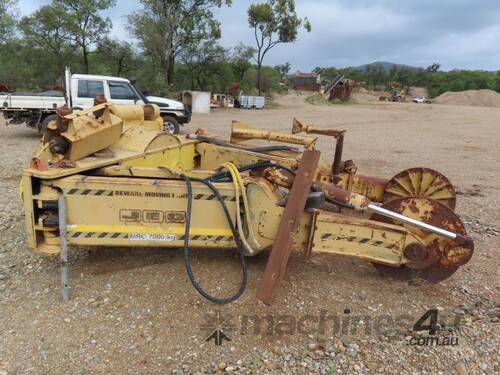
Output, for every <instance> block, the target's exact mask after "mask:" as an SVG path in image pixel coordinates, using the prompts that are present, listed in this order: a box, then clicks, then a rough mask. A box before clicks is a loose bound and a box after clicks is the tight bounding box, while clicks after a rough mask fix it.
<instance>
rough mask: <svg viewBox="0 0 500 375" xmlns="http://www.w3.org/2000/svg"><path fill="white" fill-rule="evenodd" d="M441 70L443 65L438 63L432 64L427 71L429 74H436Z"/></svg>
mask: <svg viewBox="0 0 500 375" xmlns="http://www.w3.org/2000/svg"><path fill="white" fill-rule="evenodd" d="M439 68H441V65H440V64H438V63H432V64H431V65H429V66H428V67H427V68H426V70H427V71H428V72H429V73H436V72H437V71H439Z"/></svg>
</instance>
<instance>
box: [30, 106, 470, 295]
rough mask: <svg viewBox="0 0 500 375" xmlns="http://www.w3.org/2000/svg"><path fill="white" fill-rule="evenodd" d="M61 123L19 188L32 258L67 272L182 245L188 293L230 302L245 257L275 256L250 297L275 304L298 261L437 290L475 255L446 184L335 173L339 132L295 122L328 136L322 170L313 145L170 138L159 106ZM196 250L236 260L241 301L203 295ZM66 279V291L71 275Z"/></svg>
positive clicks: (241, 135)
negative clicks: (75, 263)
mask: <svg viewBox="0 0 500 375" xmlns="http://www.w3.org/2000/svg"><path fill="white" fill-rule="evenodd" d="M68 112H69V111H68V110H67V109H66V110H61V111H58V113H59V117H58V120H57V121H56V122H54V123H52V124H51V125H50V126H49V128H48V130H47V131H46V134H45V135H44V137H43V139H42V141H41V143H40V145H39V146H38V149H37V151H36V153H35V155H34V157H33V158H32V160H31V162H30V165H29V166H28V167H27V168H25V169H24V171H23V177H22V183H21V192H22V199H23V202H24V209H25V213H26V233H27V236H28V243H29V246H30V247H31V248H33V249H34V250H36V251H39V252H42V253H45V254H50V255H60V256H61V260H62V263H63V264H65V263H66V261H67V251H68V246H78V245H85V246H152V247H156V246H158V247H160V246H162V247H172V248H179V247H183V246H184V249H185V255H186V257H185V260H186V269H187V272H188V275H189V277H190V279H191V281H192V282H193V284H194V285H195V287H196V289H197V290H198V291H199V292H200V293H201V294H202V295H203V296H205V297H206V298H208V299H210V300H212V301H214V302H219V303H226V302H231V301H233V300H234V299H236V298H237V297H238V296H239V295H241V293H242V292H243V290H244V289H245V286H246V266H245V259H244V256H243V255H246V256H251V255H254V254H256V253H258V252H261V251H263V250H264V249H267V248H272V251H271V255H270V258H269V262H268V265H267V267H266V272H265V275H264V281H263V284H262V286H261V289H260V291H259V293H258V298H259V299H261V300H262V301H264V302H265V303H270V302H271V300H272V298H273V296H274V294H275V290H276V287H277V283H278V282H279V280H280V279H281V277H282V276H283V274H284V272H285V269H286V261H287V259H288V256H289V253H290V251H292V250H295V251H300V252H302V253H303V254H304V256H305V257H309V256H311V254H314V253H318V252H323V253H332V254H340V255H348V256H354V257H358V258H363V259H366V260H368V261H370V262H372V263H373V264H374V265H376V267H377V268H378V269H379V270H380V271H381V272H384V273H388V274H390V275H393V276H398V277H413V276H419V277H422V278H424V279H427V280H429V281H431V282H437V281H440V280H442V279H444V278H446V277H449V276H450V275H451V274H453V273H454V272H455V271H456V270H457V269H458V268H459V266H460V265H463V264H465V263H466V262H467V261H468V260H469V259H470V257H471V255H472V253H473V243H472V240H471V239H470V238H469V237H468V236H467V234H466V232H465V229H464V226H463V224H462V222H461V221H460V219H459V218H458V217H457V216H456V215H455V213H454V212H453V208H454V205H455V192H454V190H453V186H452V185H451V184H450V182H449V181H448V180H447V179H446V177H444V176H443V175H441V174H440V173H438V172H436V171H433V170H431V169H427V168H412V169H408V170H406V171H403V172H401V173H399V174H398V175H396V176H395V177H393V178H392V179H390V180H386V179H381V178H376V177H370V176H363V175H359V174H358V173H357V167H356V166H355V164H354V163H353V162H352V161H342V160H341V153H342V150H341V147H340V151H339V147H338V146H339V140H340V142H341V140H342V139H343V136H344V131H338V130H333V129H331V130H329V131H327V130H326V129H319V128H315V127H314V126H304V125H302V124H300V123H299V122H298V121H295V122H294V129H293V130H294V133H297V132H299V131H305V132H306V133H310V134H317V135H326V136H333V137H335V139H336V140H337V148H336V153H335V160H334V161H333V163H328V162H327V161H326V160H324V159H322V158H320V156H319V155H320V153H319V151H317V150H315V140H316V138H313V137H310V136H300V135H297V134H294V135H292V134H285V133H276V132H269V131H261V130H258V129H254V128H251V127H250V126H248V125H245V124H241V123H238V122H233V129H232V130H233V132H232V135H231V141H224V140H222V139H219V138H216V137H213V136H210V135H204V134H202V132H198V134H191V135H188V136H178V135H171V134H166V133H164V132H162V130H161V129H162V121H161V118H160V117H159V110H158V108H157V107H156V106H154V105H152V106H146V107H143V106H138V105H111V104H108V103H102V104H99V105H97V106H95V107H93V108H91V109H88V110H85V111H79V112H75V113H68ZM248 139H265V140H273V141H276V142H278V144H273V145H270V146H256V145H249V144H247V143H245V142H244V141H245V140H248ZM280 143H282V144H280ZM283 143H287V144H283ZM289 143H292V144H293V145H294V146H290V145H289ZM296 145H300V146H303V147H304V148H305V150H299V149H298V148H296V147H297V146H296ZM370 215H371V216H370ZM190 248H228V249H234V248H237V249H238V254H239V255H240V259H241V262H242V269H243V274H244V277H243V281H242V284H241V287H240V290H239V292H238V293H237V295H235V296H232V297H229V298H215V297H211V296H209V295H208V294H207V293H206V292H205V291H203V289H202V288H201V286H200V285H199V284H198V283H197V281H196V278H195V277H194V275H193V274H192V271H191V268H190V264H189V256H188V251H189V249H190ZM63 269H64V268H63ZM62 275H63V276H62V278H63V286H64V287H67V284H68V280H67V276H65V275H67V271H64V272H63V273H62ZM63 289H64V288H63ZM64 290H65V293H66V294H65V295H66V297H67V288H66V289H64Z"/></svg>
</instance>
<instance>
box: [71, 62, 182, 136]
mask: <svg viewBox="0 0 500 375" xmlns="http://www.w3.org/2000/svg"><path fill="white" fill-rule="evenodd" d="M66 81H67V82H68V84H67V86H66V87H70V90H69V92H68V90H66V101H67V102H68V103H71V108H72V109H85V108H90V107H92V106H93V105H94V98H95V97H96V96H97V95H104V96H105V98H106V100H107V101H109V102H112V103H116V104H148V103H151V104H156V105H158V106H159V107H160V113H161V116H162V117H163V120H164V130H165V131H166V132H169V133H178V132H179V130H180V128H179V125H181V124H185V123H188V122H189V121H190V120H191V112H190V110H189V108H188V107H187V106H186V105H184V104H183V103H181V102H178V101H176V100H172V99H167V98H161V97H157V96H145V95H144V94H142V93H141V92H140V91H139V90H138V89H137V88H136V87H135V86H134V85H133V84H132V83H131V82H130V81H129V80H128V79H125V78H119V77H110V76H100V75H88V74H73V75H71V74H70V73H69V70H67V72H66Z"/></svg>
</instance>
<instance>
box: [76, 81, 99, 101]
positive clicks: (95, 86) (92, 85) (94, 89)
mask: <svg viewBox="0 0 500 375" xmlns="http://www.w3.org/2000/svg"><path fill="white" fill-rule="evenodd" d="M103 94H104V84H103V83H102V81H87V80H79V81H78V97H80V98H95V97H96V96H97V95H103Z"/></svg>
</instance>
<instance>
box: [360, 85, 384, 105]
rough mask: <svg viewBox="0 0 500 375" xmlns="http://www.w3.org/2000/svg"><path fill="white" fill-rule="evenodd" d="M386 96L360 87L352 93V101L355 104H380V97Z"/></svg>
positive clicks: (381, 92) (380, 92)
mask: <svg viewBox="0 0 500 375" xmlns="http://www.w3.org/2000/svg"><path fill="white" fill-rule="evenodd" d="M383 95H386V93H385V92H383V91H370V90H367V89H365V88H364V87H359V88H357V89H355V90H353V92H352V99H353V101H354V102H355V103H370V102H378V101H379V100H378V98H379V97H380V96H383Z"/></svg>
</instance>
